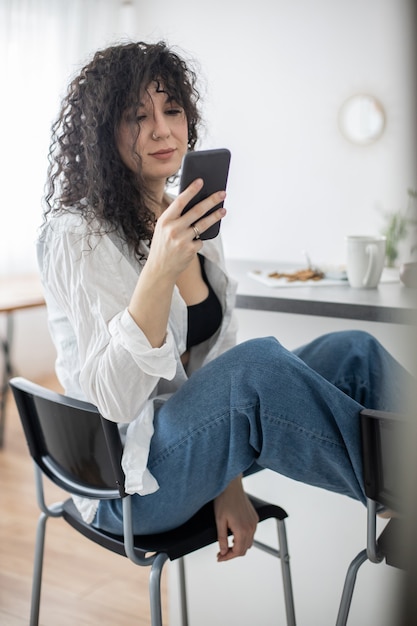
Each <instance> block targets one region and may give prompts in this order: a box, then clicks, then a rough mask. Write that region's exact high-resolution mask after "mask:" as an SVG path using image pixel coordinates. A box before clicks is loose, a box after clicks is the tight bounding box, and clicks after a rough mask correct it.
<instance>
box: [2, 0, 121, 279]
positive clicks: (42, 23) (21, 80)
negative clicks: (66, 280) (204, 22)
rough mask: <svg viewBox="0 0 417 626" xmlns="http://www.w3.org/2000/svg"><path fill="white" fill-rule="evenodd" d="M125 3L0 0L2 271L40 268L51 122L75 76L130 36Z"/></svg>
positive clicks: (98, 0) (79, 0)
mask: <svg viewBox="0 0 417 626" xmlns="http://www.w3.org/2000/svg"><path fill="white" fill-rule="evenodd" d="M129 4H130V3H129V2H126V0H0V84H1V96H0V155H1V156H0V192H1V194H0V197H1V201H0V202H1V208H0V275H2V274H14V273H18V272H32V271H37V265H36V254H35V246H34V241H35V239H36V235H37V229H38V227H39V225H40V223H41V202H42V195H43V190H44V184H45V177H46V168H47V153H48V147H49V138H50V127H51V124H52V122H53V121H54V119H55V117H56V116H57V113H58V108H59V103H60V100H61V97H62V95H63V94H64V91H65V88H66V85H67V83H68V81H69V79H70V78H71V76H72V75H73V74H74V73H75V72H76V71H77V70H78V69H79V68H80V67H81V66H82V65H83V64H84V62H86V61H88V60H89V59H90V57H91V55H92V53H93V52H94V51H95V50H97V49H99V48H102V47H105V46H107V45H109V44H112V43H114V42H115V41H121V40H123V39H126V38H127V37H128V34H127V28H128V26H129V24H128V22H129V15H128V11H129V10H130V7H129Z"/></svg>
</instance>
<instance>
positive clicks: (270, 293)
mask: <svg viewBox="0 0 417 626" xmlns="http://www.w3.org/2000/svg"><path fill="white" fill-rule="evenodd" d="M226 265H227V269H228V271H229V273H230V275H231V276H232V277H233V278H235V279H236V280H237V281H238V290H237V297H236V307H237V308H240V309H252V310H257V311H275V312H279V313H297V314H299V315H319V316H323V317H334V318H345V319H354V320H363V321H369V322H386V323H396V324H415V323H416V322H417V291H416V290H415V289H408V288H407V287H404V285H403V284H402V283H401V282H400V281H399V280H395V279H394V280H393V281H390V282H381V283H380V284H379V285H378V287H377V288H376V289H353V288H352V287H350V286H349V284H348V282H347V281H340V284H337V285H328V286H324V285H323V286H321V285H320V283H317V284H314V285H309V284H306V285H305V286H297V287H291V286H288V287H268V286H266V285H263V284H262V283H260V282H258V281H257V280H255V279H254V278H252V277H251V276H249V272H250V271H257V270H259V271H261V272H265V271H275V270H280V271H282V270H285V269H286V268H288V263H268V262H265V261H261V262H259V261H247V260H236V259H228V260H227V263H226ZM291 267H294V266H291ZM388 280H389V279H388Z"/></svg>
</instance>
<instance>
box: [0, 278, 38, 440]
mask: <svg viewBox="0 0 417 626" xmlns="http://www.w3.org/2000/svg"><path fill="white" fill-rule="evenodd" d="M44 305H45V300H44V297H43V292H42V286H41V282H40V279H39V277H38V276H37V275H36V274H16V275H15V276H13V275H10V276H0V313H2V314H3V315H5V316H6V334H5V336H4V338H2V339H1V350H2V352H3V358H4V365H3V377H2V384H1V388H0V394H1V398H0V447H2V446H3V441H4V424H5V419H6V394H7V391H8V388H9V380H10V378H11V377H12V375H13V364H12V357H11V347H12V343H13V321H14V320H13V314H14V313H15V312H16V311H22V310H24V309H31V308H34V307H39V306H44Z"/></svg>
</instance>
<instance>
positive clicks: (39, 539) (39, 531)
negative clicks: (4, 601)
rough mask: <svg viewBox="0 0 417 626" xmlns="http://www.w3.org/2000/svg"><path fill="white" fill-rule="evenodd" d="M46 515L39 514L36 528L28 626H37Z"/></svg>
mask: <svg viewBox="0 0 417 626" xmlns="http://www.w3.org/2000/svg"><path fill="white" fill-rule="evenodd" d="M47 521H48V515H46V514H45V513H41V514H40V516H39V520H38V525H37V528H36V541H35V557H34V564H33V580H32V600H31V607H30V626H38V624H39V609H40V600H41V585H42V569H43V555H44V547H45V531H46V522H47Z"/></svg>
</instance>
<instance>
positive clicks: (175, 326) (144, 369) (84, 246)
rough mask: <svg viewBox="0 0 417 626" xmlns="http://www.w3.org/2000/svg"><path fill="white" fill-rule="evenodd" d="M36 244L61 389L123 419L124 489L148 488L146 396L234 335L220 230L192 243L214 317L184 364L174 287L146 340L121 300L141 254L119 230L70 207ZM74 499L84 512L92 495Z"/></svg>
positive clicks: (149, 412)
mask: <svg viewBox="0 0 417 626" xmlns="http://www.w3.org/2000/svg"><path fill="white" fill-rule="evenodd" d="M143 250H144V253H145V254H146V253H147V251H148V250H147V249H146V247H144V248H143ZM37 252H38V262H39V268H40V273H41V279H42V283H43V287H44V292H45V300H46V304H47V311H48V323H49V329H50V333H51V336H52V340H53V342H54V344H55V348H56V351H57V359H56V373H57V376H58V379H59V381H60V383H61V385H62V386H63V388H64V392H65V394H66V395H68V396H71V397H74V398H79V399H82V400H87V401H88V402H91V403H92V404H94V405H96V406H97V407H98V409H99V411H100V413H101V414H102V415H103V417H105V418H107V419H109V420H112V421H115V422H119V423H124V424H125V425H126V426H127V424H128V426H127V432H126V440H125V447H124V453H123V459H122V464H123V469H124V472H125V475H126V483H125V489H126V491H127V493H138V494H140V495H145V494H149V493H153V492H154V491H156V490H157V489H158V487H159V486H158V483H157V481H156V480H155V478H154V477H153V476H152V474H151V473H150V472H149V470H148V469H147V461H148V455H149V447H150V441H151V438H152V434H153V414H154V402H155V401H158V402H159V403H160V402H161V401H164V400H166V399H167V398H168V397H169V396H170V395H172V394H173V393H174V392H175V391H176V390H177V389H178V388H179V387H181V385H182V384H183V383H184V382H185V381H186V380H187V378H188V376H189V375H190V374H191V373H192V372H193V371H195V370H196V369H198V368H199V367H201V365H203V364H204V363H207V362H208V361H210V360H212V359H214V358H215V357H217V356H218V355H220V354H221V353H222V352H224V351H225V350H227V349H228V348H230V347H232V346H233V345H234V344H235V342H236V322H235V317H234V315H233V307H234V301H235V293H236V283H235V281H233V280H232V279H231V278H230V277H228V276H227V274H226V270H225V263H224V256H223V249H222V245H221V239H220V236H219V237H216V239H211V240H208V241H205V242H204V244H203V248H202V250H201V253H202V254H203V255H204V256H205V258H206V263H205V269H206V273H207V277H208V280H209V281H210V284H211V286H212V287H213V289H214V291H215V292H216V294H217V296H218V298H219V300H220V302H221V305H222V309H223V321H222V324H221V326H220V328H219V330H218V331H217V332H216V333H215V335H214V336H213V337H211V338H210V339H208V340H207V341H205V342H203V343H201V344H199V345H197V346H194V347H193V348H191V351H190V360H189V363H188V365H187V369H186V370H185V369H184V367H183V365H182V363H181V359H180V355H181V354H182V353H183V352H185V349H186V338H187V306H186V304H185V302H184V300H183V299H182V297H181V295H180V293H179V290H178V289H177V288H175V289H174V294H173V298H172V304H171V311H170V315H169V321H168V328H167V334H166V340H165V343H164V345H163V346H162V347H160V348H153V347H152V346H151V345H150V344H149V342H148V340H147V338H146V336H145V335H144V333H143V332H142V331H141V329H140V328H139V327H138V326H137V325H136V323H135V322H134V321H133V319H132V318H131V316H130V314H129V312H128V310H127V306H128V304H129V302H130V298H131V295H132V293H133V290H134V288H135V286H136V282H137V280H138V276H139V274H140V272H141V270H142V267H143V264H144V262H145V261H143V262H138V261H137V260H136V259H134V258H133V257H132V256H131V255H129V253H128V252H127V250H126V246H125V245H124V244H123V243H122V241H121V240H120V239H117V238H116V237H115V236H114V235H111V236H109V235H107V234H105V233H103V232H101V233H100V232H99V228H98V226H97V224H93V226H92V227H89V226H88V225H87V223H86V221H85V219H84V218H83V217H82V216H81V215H80V214H79V213H78V212H76V211H74V212H70V213H64V214H61V215H58V216H51V217H49V219H48V221H47V222H46V224H45V225H44V226H43V228H42V230H41V233H40V236H39V239H38V242H37ZM74 499H75V501H76V504H77V506H78V508H79V510H80V512H81V513H82V515H83V518H84V519H85V520H86V521H88V522H91V521H92V520H93V518H94V515H95V512H96V509H97V504H98V503H97V501H91V500H89V501H86V500H85V499H81V498H74Z"/></svg>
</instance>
